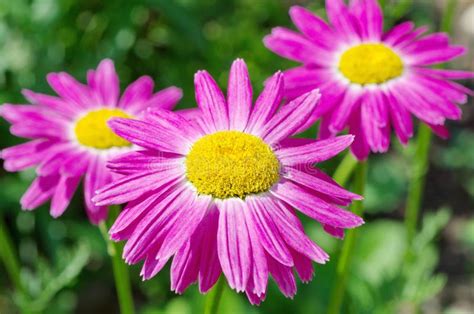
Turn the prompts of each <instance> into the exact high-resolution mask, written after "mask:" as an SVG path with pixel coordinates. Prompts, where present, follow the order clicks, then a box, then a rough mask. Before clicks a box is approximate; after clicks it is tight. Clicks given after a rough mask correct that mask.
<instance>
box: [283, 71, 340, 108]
mask: <svg viewBox="0 0 474 314" xmlns="http://www.w3.org/2000/svg"><path fill="white" fill-rule="evenodd" d="M328 72H329V71H328V70H327V69H326V68H319V67H318V68H313V67H310V66H299V67H295V68H291V69H288V70H285V71H284V72H283V76H284V81H285V84H284V87H285V89H284V93H283V94H284V96H285V98H286V99H287V100H288V101H291V100H293V99H295V98H297V97H299V96H301V95H303V94H305V93H307V92H310V91H312V90H314V89H316V88H320V87H321V86H322V85H323V84H324V83H325V82H327V80H330V79H332V77H333V75H332V74H331V75H329V76H328V74H329V73H328ZM321 97H322V98H323V97H324V94H322V95H321Z"/></svg>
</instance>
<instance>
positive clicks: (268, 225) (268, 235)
mask: <svg viewBox="0 0 474 314" xmlns="http://www.w3.org/2000/svg"><path fill="white" fill-rule="evenodd" d="M246 201H247V202H249V206H250V209H251V211H250V212H251V214H252V218H253V223H254V225H255V228H256V230H257V232H258V238H259V239H260V240H261V242H262V245H263V247H264V248H265V250H266V251H267V252H268V254H270V255H271V256H272V257H273V258H275V259H276V260H277V261H278V262H279V263H281V264H283V265H286V266H293V259H292V257H291V253H290V251H289V250H288V248H287V247H286V243H285V241H284V240H283V238H282V236H281V234H280V231H279V230H278V228H277V227H276V225H275V223H274V222H273V220H272V218H271V216H270V215H269V214H268V213H267V209H266V208H265V207H264V206H263V205H262V204H260V203H259V200H258V197H250V196H249V197H247V199H246Z"/></svg>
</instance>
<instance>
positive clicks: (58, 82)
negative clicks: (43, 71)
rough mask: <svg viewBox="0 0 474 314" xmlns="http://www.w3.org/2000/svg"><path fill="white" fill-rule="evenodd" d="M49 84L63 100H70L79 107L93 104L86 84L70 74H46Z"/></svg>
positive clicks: (87, 106) (85, 107) (88, 106)
mask: <svg viewBox="0 0 474 314" xmlns="http://www.w3.org/2000/svg"><path fill="white" fill-rule="evenodd" d="M46 79H47V80H48V83H49V85H51V87H52V88H53V89H54V91H55V92H56V93H57V94H58V95H59V96H61V98H63V99H64V100H66V101H68V102H71V103H72V104H74V106H76V107H79V108H84V109H87V108H90V107H91V106H92V105H93V104H91V102H92V99H93V98H92V95H91V93H90V90H89V89H88V88H87V86H85V85H83V84H81V83H79V82H78V81H76V79H74V78H73V77H72V76H71V75H69V74H67V73H65V72H60V73H50V74H48V75H47V77H46Z"/></svg>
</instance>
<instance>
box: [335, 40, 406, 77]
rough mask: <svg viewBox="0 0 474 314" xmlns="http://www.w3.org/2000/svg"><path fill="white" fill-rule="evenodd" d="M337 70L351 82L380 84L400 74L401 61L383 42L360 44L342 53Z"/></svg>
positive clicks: (401, 71) (401, 69)
mask: <svg viewBox="0 0 474 314" xmlns="http://www.w3.org/2000/svg"><path fill="white" fill-rule="evenodd" d="M339 71H341V73H342V74H343V75H344V76H345V77H346V78H347V79H348V80H349V81H351V82H352V83H356V84H361V85H365V84H382V83H385V82H387V81H389V80H392V79H394V78H396V77H398V76H400V75H402V73H403V62H402V59H401V58H400V56H399V55H398V54H397V53H395V52H394V51H393V50H392V49H391V48H389V47H388V46H386V45H384V44H374V43H372V44H361V45H357V46H354V47H352V48H349V49H347V50H346V51H345V52H344V53H343V54H342V56H341V58H340V60H339Z"/></svg>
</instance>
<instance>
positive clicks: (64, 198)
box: [50, 176, 81, 218]
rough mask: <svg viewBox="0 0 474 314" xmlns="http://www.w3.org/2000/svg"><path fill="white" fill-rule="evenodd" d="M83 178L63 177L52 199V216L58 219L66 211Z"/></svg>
mask: <svg viewBox="0 0 474 314" xmlns="http://www.w3.org/2000/svg"><path fill="white" fill-rule="evenodd" d="M80 180H81V177H80V176H79V177H67V176H61V178H60V179H59V181H58V187H57V188H56V190H55V191H54V194H53V197H52V199H51V209H50V213H51V216H53V217H54V218H58V217H59V216H61V215H62V214H63V213H64V211H65V210H66V208H67V206H68V205H69V203H70V202H71V199H72V196H73V195H74V192H75V191H76V189H77V186H78V185H79V182H80Z"/></svg>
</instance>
